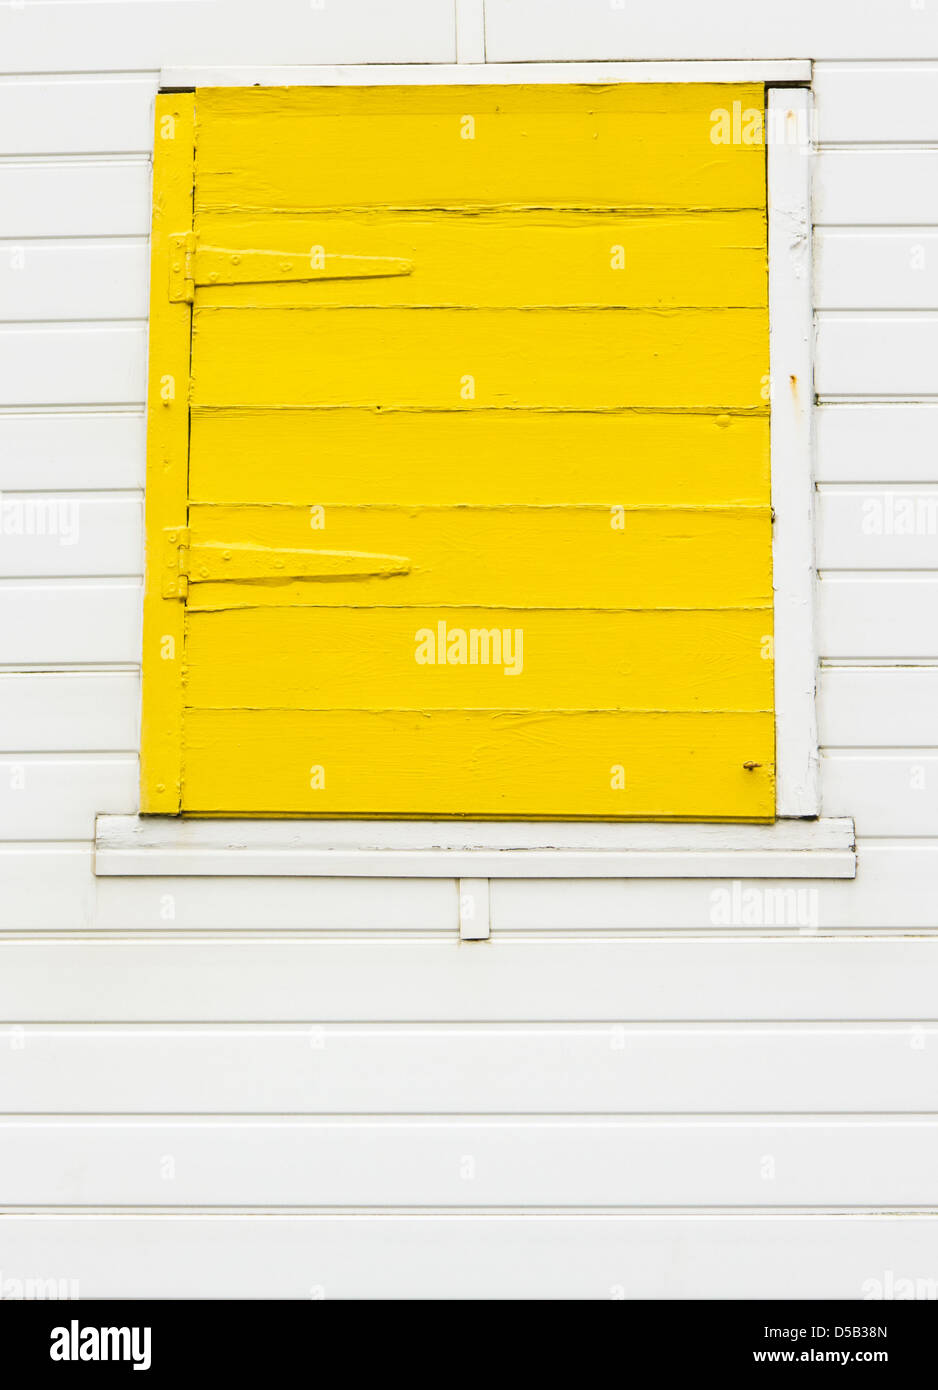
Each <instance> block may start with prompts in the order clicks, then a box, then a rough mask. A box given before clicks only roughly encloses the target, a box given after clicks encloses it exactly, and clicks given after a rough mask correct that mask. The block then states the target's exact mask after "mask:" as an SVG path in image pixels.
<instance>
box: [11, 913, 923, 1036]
mask: <svg viewBox="0 0 938 1390" xmlns="http://www.w3.org/2000/svg"><path fill="white" fill-rule="evenodd" d="M936 990H938V939H929V938H910V937H903V938H901V939H900V938H896V939H889V938H886V937H883V936H879V937H876V936H869V937H867V936H863V937H823V936H810V937H809V936H806V935H804V934H796V933H792V934H791V935H790V936H787V937H783V938H779V937H767V938H764V939H753V938H751V937H750V938H745V939H743V938H739V937H737V938H731V937H719V938H713V939H704V940H699V939H690V940H688V939H686V938H682V937H671V938H667V939H660V940H650V939H644V938H640V939H634V940H609V939H590V938H589V937H586V936H585V934H584V936H583V937H581V938H580V939H579V940H571V939H565V938H562V937H556V938H551V939H537V938H532V939H531V940H525V939H521V938H518V937H509V938H507V939H506V938H505V937H504V936H502V937H501V938H500V937H499V934H498V930H497V929H496V931H495V932H494V933H493V935H492V939H491V940H490V941H488V942H485V943H484V944H481V945H478V946H475V947H472V948H471V949H467V948H466V947H465V946H464V945H462V944H460V942H459V941H458V940H457V939H456V937H455V935H454V936H453V937H452V938H450V939H449V940H440V939H426V938H424V939H421V938H419V937H410V938H399V939H391V940H387V939H382V940H371V939H365V938H361V939H358V940H348V939H346V940H329V939H324V938H318V939H315V938H314V939H307V940H298V939H283V938H277V937H270V936H268V937H264V938H263V939H256V938H250V937H243V938H238V939H231V940H219V941H215V940H212V941H205V940H202V939H198V938H187V937H184V936H181V935H180V934H175V935H173V937H172V938H171V939H170V938H169V937H166V938H163V939H152V938H151V939H149V940H142V939H121V938H116V937H115V938H109V939H107V940H88V941H82V942H79V941H75V942H72V941H68V940H64V941H63V940H58V941H49V940H40V939H38V938H34V939H32V940H11V939H7V940H0V1017H3V1018H5V1019H6V1020H7V1021H8V1022H12V1023H16V1022H35V1023H42V1022H76V1023H77V1022H97V1021H102V1022H106V1021H112V1022H147V1021H151V1020H154V1019H159V1020H162V1021H164V1022H193V1021H196V1022H207V1023H210V1022H230V1021H243V1022H246V1023H247V1022H262V1023H268V1022H270V1023H277V1022H290V1021H291V1020H295V1019H308V1020H314V1021H316V1022H317V1023H329V1022H343V1021H348V1022H351V1021H354V1020H356V1019H361V1020H369V1021H373V1022H375V1021H387V1022H404V1023H406V1022H450V1021H457V1022H458V1021H463V1020H469V1019H473V1020H477V1021H479V1022H498V1021H502V1020H506V1019H511V1020H513V1021H517V1022H525V1021H528V1020H530V1021H532V1022H548V1021H551V1020H558V1021H561V1022H562V1021H565V1020H569V1019H579V1020H581V1021H583V1022H591V1021H601V1022H606V1021H608V1020H610V1019H612V1020H619V1021H620V1022H627V1021H629V1020H636V1021H639V1020H647V1021H649V1022H655V1021H665V1020H668V1021H671V1020H674V1021H679V1020H698V1021H700V1022H706V1021H708V1020H714V1021H722V1020H736V1019H739V1018H740V1016H741V1015H742V1016H744V1017H745V1018H746V1019H748V1020H750V1021H752V1022H758V1021H760V1020H768V1021H780V1022H781V1021H784V1020H803V1021H807V1020H812V1019H816V1020H842V1021H844V1022H849V1021H853V1020H857V1021H862V1020H868V1019H876V1018H882V1019H890V1020H892V1021H896V1022H899V1021H903V1020H909V1021H912V1022H919V1021H921V1020H922V1019H927V1018H930V1017H932V1016H933V1013H934V1007H935V997H936Z"/></svg>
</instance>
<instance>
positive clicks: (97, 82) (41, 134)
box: [0, 5, 179, 155]
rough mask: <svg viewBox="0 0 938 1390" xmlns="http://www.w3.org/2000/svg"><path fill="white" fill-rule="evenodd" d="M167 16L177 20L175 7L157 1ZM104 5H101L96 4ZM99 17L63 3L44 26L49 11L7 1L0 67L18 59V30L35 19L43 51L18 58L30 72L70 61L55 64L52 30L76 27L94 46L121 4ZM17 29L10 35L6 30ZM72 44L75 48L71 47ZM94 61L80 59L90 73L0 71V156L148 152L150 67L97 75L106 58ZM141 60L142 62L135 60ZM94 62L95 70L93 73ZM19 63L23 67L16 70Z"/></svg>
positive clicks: (0, 28) (0, 24)
mask: <svg viewBox="0 0 938 1390" xmlns="http://www.w3.org/2000/svg"><path fill="white" fill-rule="evenodd" d="M158 8H160V9H162V10H163V13H164V15H165V16H166V18H167V20H168V21H169V22H171V23H176V22H177V21H178V16H179V11H178V10H177V9H176V6H175V5H173V6H172V9H170V8H169V7H168V6H167V7H165V8H164V7H162V6H160V7H158ZM102 9H104V6H102ZM147 10H148V7H147V6H141V7H139V8H138V7H136V6H135V7H134V9H133V10H132V11H129V12H128V13H127V14H125V15H124V22H125V23H126V22H127V21H128V20H129V21H130V23H132V24H136V23H139V20H140V18H141V17H142V16H143V15H145V14H146V13H147ZM107 11H108V13H107V16H106V19H105V18H102V20H101V22H100V23H98V24H94V23H93V22H92V20H91V13H90V10H89V7H88V6H87V5H82V6H81V8H80V9H79V10H74V11H73V10H72V9H71V7H69V8H65V7H63V8H62V11H61V13H60V14H58V15H57V21H58V22H57V23H56V24H55V25H50V24H49V22H48V15H47V14H45V13H42V12H40V10H39V9H34V8H33V7H31V6H24V8H23V9H22V10H21V11H17V10H15V9H13V8H12V7H9V6H8V7H5V8H4V9H2V10H0V51H2V52H3V55H4V60H5V61H4V66H5V67H6V68H7V70H8V71H9V67H10V65H12V64H14V63H15V64H17V65H19V64H24V60H25V54H26V51H27V47H26V46H24V42H23V41H24V38H25V33H24V31H25V30H26V29H27V28H30V27H33V26H35V28H36V30H37V31H42V32H43V33H44V35H45V52H44V55H43V57H42V58H41V59H39V60H38V61H35V62H33V63H31V64H28V65H25V71H26V72H29V73H40V74H45V73H50V72H54V71H55V69H56V68H57V67H58V68H67V67H69V66H70V64H69V62H68V61H66V62H65V63H62V64H56V63H55V62H54V61H53V53H52V49H51V47H50V39H51V38H52V36H53V35H55V36H56V38H57V41H61V39H62V38H63V37H64V34H65V32H66V31H67V30H68V29H70V28H73V27H76V26H79V27H80V28H81V30H82V31H83V33H84V39H85V43H86V44H91V43H95V44H98V45H100V43H101V39H102V34H103V33H106V32H107V30H108V28H109V27H110V26H111V25H113V24H114V22H115V21H117V20H118V19H119V18H120V17H121V14H122V9H121V7H120V6H113V5H108V6H107ZM13 29H17V30H18V34H17V37H16V40H15V42H13V41H11V40H10V39H9V38H8V37H6V35H8V34H9V33H10V31H11V30H13ZM73 51H74V50H73ZM102 56H103V55H102V54H101V52H100V48H99V51H98V54H97V61H96V62H94V61H91V62H86V63H83V64H81V65H80V66H81V67H83V68H85V70H86V72H90V73H92V75H91V76H82V77H74V78H72V77H63V76H38V77H35V76H29V77H4V78H0V131H2V135H0V155H24V154H29V155H33V154H82V155H89V154H108V153H113V154H147V153H148V152H149V151H150V150H151V149H152V148H153V97H154V94H155V92H156V74H155V73H153V74H152V75H149V76H146V75H142V74H140V73H134V74H115V75H114V76H107V77H106V76H103V75H102V69H103V68H106V66H107V65H106V64H103V63H102V62H101V58H102ZM139 66H140V67H146V66H147V64H146V63H141V64H139ZM95 69H97V71H96V72H95ZM21 70H23V69H21Z"/></svg>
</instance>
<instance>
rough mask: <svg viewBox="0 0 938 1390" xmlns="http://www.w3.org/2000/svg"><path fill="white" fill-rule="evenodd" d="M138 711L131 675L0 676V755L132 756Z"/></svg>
mask: <svg viewBox="0 0 938 1390" xmlns="http://www.w3.org/2000/svg"><path fill="white" fill-rule="evenodd" d="M139 705H140V678H139V676H138V675H137V674H136V673H135V672H132V671H110V672H84V671H82V672H78V671H73V672H69V673H68V674H67V675H65V674H61V673H57V672H55V673H53V672H44V673H43V674H41V675H12V674H10V673H4V674H0V752H4V753H10V752H17V751H24V752H34V753H42V752H68V751H73V752H83V751H86V750H90V751H98V752H107V751H118V752H120V751H127V750H131V751H132V750H134V749H136V747H137V743H138V741H139V729H138V725H139Z"/></svg>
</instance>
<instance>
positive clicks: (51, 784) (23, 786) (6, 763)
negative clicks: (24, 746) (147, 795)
mask: <svg viewBox="0 0 938 1390" xmlns="http://www.w3.org/2000/svg"><path fill="white" fill-rule="evenodd" d="M137 799H138V798H137V759H136V757H127V756H123V757H121V756H117V755H110V756H107V755H103V754H99V755H96V756H93V755H90V754H85V755H81V754H76V755H75V756H73V757H64V756H62V755H59V756H58V757H44V756H38V755H35V754H26V753H24V754H20V755H9V754H7V755H4V756H3V757H2V758H0V839H7V840H14V839H17V840H88V839H90V838H91V836H92V833H93V830H94V818H95V815H96V814H97V813H98V812H99V811H100V810H101V808H102V807H106V808H108V809H113V810H114V811H120V810H123V811H130V810H133V809H134V808H135V807H136V805H137Z"/></svg>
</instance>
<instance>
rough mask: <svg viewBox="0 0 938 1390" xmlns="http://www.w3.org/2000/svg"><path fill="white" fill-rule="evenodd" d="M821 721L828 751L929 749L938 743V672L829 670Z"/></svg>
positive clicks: (822, 689) (922, 668)
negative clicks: (842, 749) (876, 748)
mask: <svg viewBox="0 0 938 1390" xmlns="http://www.w3.org/2000/svg"><path fill="white" fill-rule="evenodd" d="M818 717H819V720H820V731H821V742H822V743H823V744H827V745H829V746H834V747H838V748H850V747H854V748H857V747H859V748H875V747H880V748H916V747H927V746H928V745H929V744H934V743H936V742H938V669H936V668H935V667H929V666H918V667H915V666H903V667H893V668H890V667H888V666H828V667H825V668H824V670H823V671H822V672H821V682H820V689H819V701H818Z"/></svg>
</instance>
